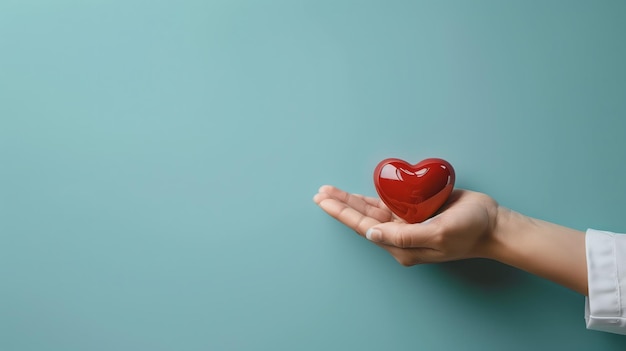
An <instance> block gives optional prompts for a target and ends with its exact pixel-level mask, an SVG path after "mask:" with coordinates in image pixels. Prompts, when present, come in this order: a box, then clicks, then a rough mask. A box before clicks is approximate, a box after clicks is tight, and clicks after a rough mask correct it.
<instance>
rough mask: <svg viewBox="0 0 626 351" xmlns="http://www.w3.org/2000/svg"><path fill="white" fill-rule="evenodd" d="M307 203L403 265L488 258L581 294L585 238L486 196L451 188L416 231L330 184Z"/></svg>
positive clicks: (372, 201)
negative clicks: (317, 206) (378, 247)
mask: <svg viewBox="0 0 626 351" xmlns="http://www.w3.org/2000/svg"><path fill="white" fill-rule="evenodd" d="M313 201H315V203H316V204H318V205H319V206H320V207H321V208H322V209H323V210H324V211H325V212H326V213H328V214H329V215H330V216H332V217H334V218H335V219H337V220H338V221H340V222H341V223H343V224H345V225H346V226H348V227H349V228H351V229H353V230H354V231H356V232H357V233H358V234H359V235H361V236H362V237H365V238H367V239H368V240H370V241H371V242H373V243H374V244H376V245H378V246H380V247H382V248H383V249H385V250H387V251H388V252H389V253H390V254H391V255H392V256H393V257H394V258H395V259H396V260H397V261H398V262H399V263H400V264H402V265H404V266H413V265H416V264H423V263H437V262H446V261H454V260H462V259H467V258H487V259H492V260H495V261H498V262H501V263H504V264H507V265H510V266H513V267H517V268H519V269H522V270H524V271H527V272H530V273H533V274H536V275H538V276H540V277H543V278H546V279H549V280H551V281H553V282H556V283H558V284H561V285H563V286H566V287H568V288H570V289H572V290H574V291H577V292H579V293H581V294H583V295H587V289H588V286H587V262H586V253H585V233H583V232H581V231H578V230H574V229H571V228H567V227H563V226H560V225H557V224H553V223H549V222H545V221H542V220H538V219H535V218H531V217H527V216H524V215H522V214H520V213H517V212H514V211H511V210H509V209H507V208H505V207H502V206H500V205H499V204H498V203H497V202H496V201H495V200H494V199H492V198H491V197H489V196H488V195H485V194H482V193H477V192H473V191H469V190H462V189H455V190H454V191H453V192H452V194H451V195H450V197H449V198H448V201H447V202H446V204H445V205H444V206H443V207H442V209H441V210H440V211H439V213H438V214H436V215H435V216H434V217H432V218H430V219H428V220H426V221H424V222H422V223H417V224H407V223H405V222H404V221H403V220H402V219H400V218H398V217H396V216H395V215H394V214H393V213H392V212H391V211H390V210H389V209H388V208H387V206H385V204H384V203H383V202H382V201H380V200H379V199H377V198H373V197H366V196H363V195H358V194H351V193H348V192H345V191H343V190H341V189H338V188H336V187H333V186H330V185H324V186H322V187H321V188H320V189H319V191H318V193H317V194H316V195H315V196H314V197H313Z"/></svg>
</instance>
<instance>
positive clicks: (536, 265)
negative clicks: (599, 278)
mask: <svg viewBox="0 0 626 351" xmlns="http://www.w3.org/2000/svg"><path fill="white" fill-rule="evenodd" d="M483 256H485V257H487V258H491V259H494V260H497V261H499V262H502V263H504V264H507V265H510V266H514V267H517V268H519V269H522V270H524V271H527V272H529V273H533V274H535V275H538V276H541V277H543V278H546V279H549V280H551V281H553V282H555V283H558V284H560V285H563V286H566V287H568V288H570V289H572V290H574V291H577V292H579V293H581V294H583V295H587V287H588V284H587V260H586V253H585V233H583V232H581V231H578V230H574V229H571V228H567V227H563V226H560V225H557V224H553V223H549V222H546V221H542V220H538V219H534V218H530V217H526V216H524V215H521V214H519V213H517V212H514V211H511V210H508V209H506V208H499V210H498V216H497V221H496V223H495V225H494V231H493V234H492V236H491V238H490V241H489V243H488V244H487V245H486V247H485V250H484V252H483Z"/></svg>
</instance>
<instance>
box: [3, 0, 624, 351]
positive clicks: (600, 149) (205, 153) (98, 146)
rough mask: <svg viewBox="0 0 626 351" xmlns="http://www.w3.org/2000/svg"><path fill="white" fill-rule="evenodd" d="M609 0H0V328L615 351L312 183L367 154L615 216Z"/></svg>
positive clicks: (73, 344) (541, 297) (532, 285)
mask: <svg viewBox="0 0 626 351" xmlns="http://www.w3.org/2000/svg"><path fill="white" fill-rule="evenodd" d="M625 17H626V5H624V2H621V1H516V2H503V1H474V2H470V1H437V2H435V1H382V0H381V1H356V0H355V1H252V0H250V1H226V0H224V1H199V0H197V1H192V0H182V1H169V2H167V1H147V0H125V1H121V0H119V1H105V0H100V1H96V0H94V1H78V0H74V1H71V0H57V1H23V0H19V1H17V0H16V1H12V0H9V1H7V0H4V1H2V2H1V3H0V278H1V282H0V349H1V350H7V351H10V350H20V351H21V350H65V351H71V350H151V351H158V350H382V349H386V350H530V349H532V350H590V349H593V350H616V349H623V348H626V338H624V337H620V336H616V335H611V334H603V333H599V332H593V331H587V330H585V327H584V320H583V303H584V299H583V297H582V296H579V295H577V294H575V293H573V292H571V291H569V290H567V289H565V288H562V287H559V286H556V285H554V284H552V283H550V282H547V281H544V280H542V279H539V278H535V277H531V276H529V275H527V274H525V273H523V272H519V271H516V270H514V269H510V268H508V267H504V266H500V265H498V264H495V263H491V262H483V261H469V262H456V263H450V264H443V265H429V266H418V267H412V268H404V267H401V266H400V265H398V264H397V263H396V262H395V261H394V260H393V258H391V257H390V256H388V255H387V254H386V253H385V252H383V251H382V250H380V249H379V248H377V247H375V246H374V245H371V244H370V243H368V242H366V241H365V240H363V239H362V238H360V237H358V236H357V235H355V234H354V233H352V232H351V231H350V230H348V229H346V228H344V227H343V226H341V225H340V224H338V223H336V222H335V221H334V220H332V219H331V218H329V217H327V216H326V215H325V214H324V213H323V212H322V211H321V210H319V209H318V208H317V207H316V206H315V205H314V204H313V202H312V201H311V197H312V196H313V194H314V193H315V192H316V190H317V188H318V187H319V186H320V185H322V184H325V183H330V184H334V185H337V186H340V187H343V188H345V189H347V190H349V191H353V192H359V193H365V194H370V195H371V194H374V189H373V185H372V181H371V173H372V170H373V168H374V166H375V165H376V163H377V162H378V161H380V160H381V159H383V158H386V157H400V158H404V159H406V160H408V161H412V162H417V161H419V160H421V159H423V158H426V157H443V158H445V159H447V160H448V161H450V162H451V163H452V164H453V165H454V166H455V168H456V170H457V185H458V186H459V187H464V188H470V189H474V190H478V191H483V192H487V193H489V194H491V195H492V196H494V197H495V198H496V199H498V200H499V201H500V202H501V203H502V204H503V205H505V206H508V207H511V208H514V209H516V210H518V211H521V212H523V213H526V214H529V215H532V216H536V217H539V218H542V219H547V220H551V221H555V222H558V223H561V224H564V225H568V226H571V227H574V228H578V229H581V230H584V229H585V228H587V227H593V228H597V229H606V230H614V231H626V219H625V218H626V216H624V210H625V209H626V196H625V195H626V183H625V182H624V181H623V179H624V173H625V172H626V164H625V163H624V160H625V159H626V140H624V137H625V132H626V119H625V118H624V116H625V114H626V68H625V64H624V62H626V46H625V43H626V41H625V40H624V33H626V20H625Z"/></svg>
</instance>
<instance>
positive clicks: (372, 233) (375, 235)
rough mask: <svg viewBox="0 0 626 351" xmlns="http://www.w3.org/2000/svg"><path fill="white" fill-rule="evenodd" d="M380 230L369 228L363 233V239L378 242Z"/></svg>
mask: <svg viewBox="0 0 626 351" xmlns="http://www.w3.org/2000/svg"><path fill="white" fill-rule="evenodd" d="M380 234H381V233H380V230H378V229H376V228H370V229H368V230H367V232H365V237H366V238H367V240H370V241H380Z"/></svg>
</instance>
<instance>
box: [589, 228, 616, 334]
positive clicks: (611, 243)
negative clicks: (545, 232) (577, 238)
mask: <svg viewBox="0 0 626 351" xmlns="http://www.w3.org/2000/svg"><path fill="white" fill-rule="evenodd" d="M585 246H586V252H587V279H588V282H589V296H588V297H587V298H586V299H585V320H586V321H587V328H589V329H594V330H600V331H605V332H610V333H617V334H626V235H621V234H615V233H611V232H604V231H599V230H593V229H588V230H587V234H586V237H585Z"/></svg>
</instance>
